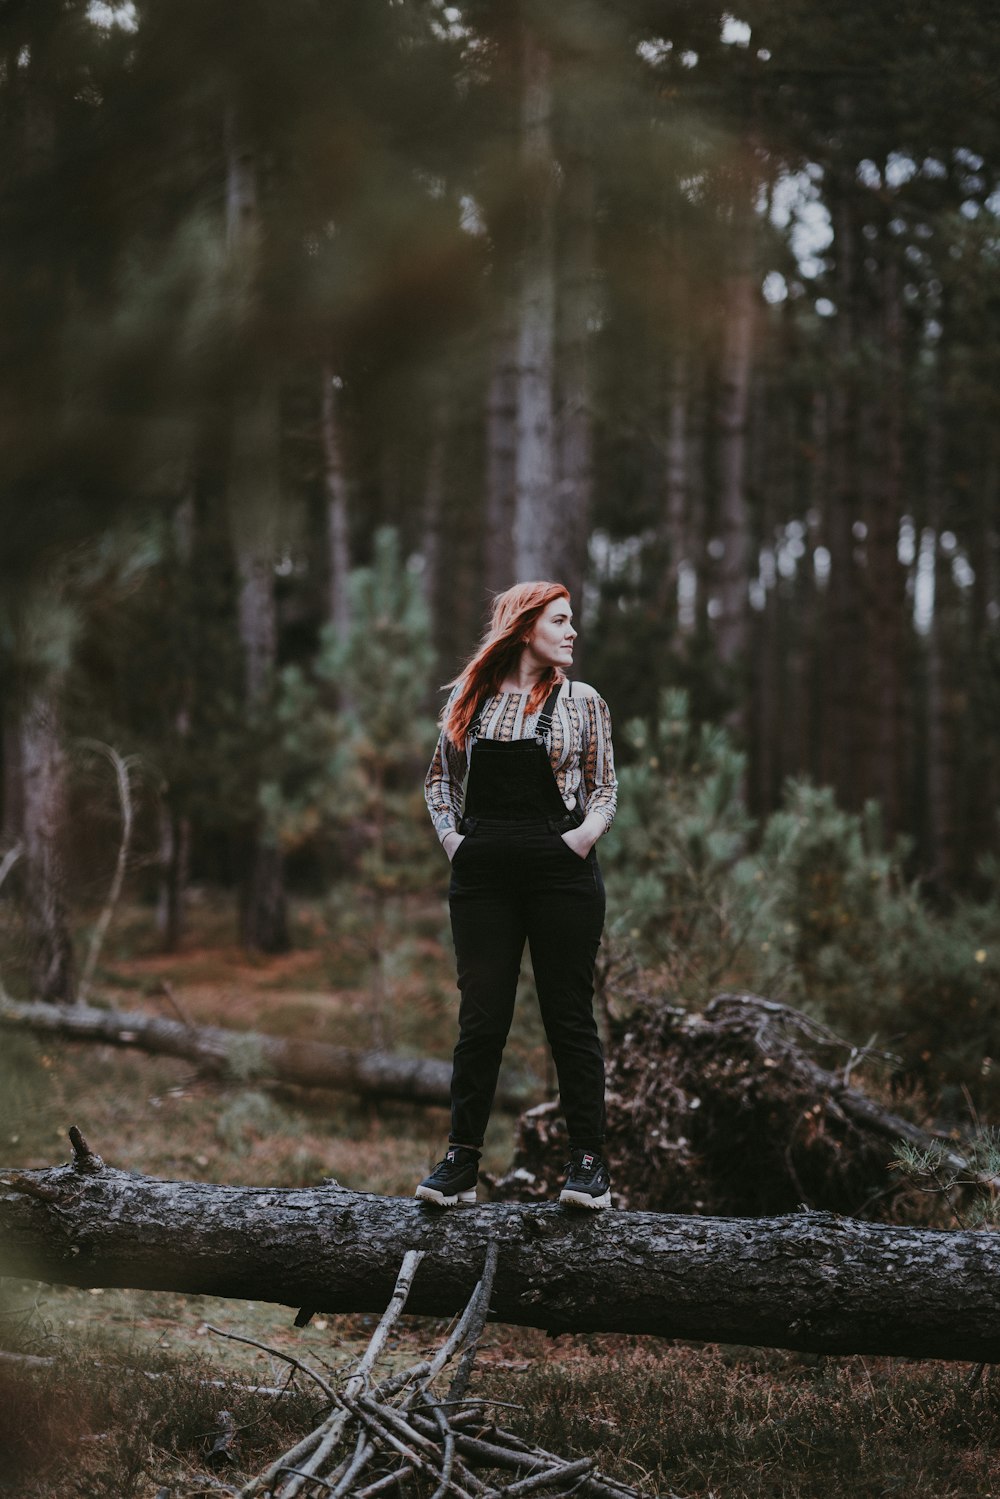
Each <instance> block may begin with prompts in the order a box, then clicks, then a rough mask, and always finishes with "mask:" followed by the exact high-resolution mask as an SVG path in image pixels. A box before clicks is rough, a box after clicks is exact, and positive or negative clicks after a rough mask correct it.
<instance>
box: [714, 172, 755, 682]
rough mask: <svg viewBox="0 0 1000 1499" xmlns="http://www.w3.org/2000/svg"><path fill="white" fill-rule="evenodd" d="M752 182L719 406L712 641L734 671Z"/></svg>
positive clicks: (740, 233) (745, 614)
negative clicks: (716, 606)
mask: <svg viewBox="0 0 1000 1499" xmlns="http://www.w3.org/2000/svg"><path fill="white" fill-rule="evenodd" d="M753 186H754V184H753V182H752V180H747V181H746V182H745V183H737V185H736V192H737V193H742V194H744V195H745V198H746V200H747V201H745V202H744V201H737V204H736V206H735V207H734V210H733V223H732V237H733V257H734V260H733V265H732V269H731V271H730V274H729V277H728V279H727V283H726V288H725V293H724V322H723V340H722V356H721V362H720V371H719V381H720V394H719V406H718V431H719V490H720V494H719V533H720V540H721V542H722V555H721V557H720V559H719V565H718V572H717V578H718V599H719V613H718V618H717V621H716V630H715V634H716V640H717V650H718V655H719V660H720V661H721V662H722V663H723V664H724V665H725V666H730V667H731V666H734V665H736V664H737V663H740V662H742V661H743V660H745V658H746V655H747V648H748V646H749V638H748V631H749V581H750V579H749V571H750V552H751V544H750V517H749V510H748V506H747V494H746V488H747V477H746V470H747V410H748V406H749V398H750V375H751V369H752V365H753V348H754V324H755V321H756V304H757V287H756V284H755V282H754V276H753V266H752V255H753V245H754V230H755V224H754V216H753V207H752V201H751V195H752V190H753Z"/></svg>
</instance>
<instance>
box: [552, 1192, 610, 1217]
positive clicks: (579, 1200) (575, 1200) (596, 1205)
mask: <svg viewBox="0 0 1000 1499" xmlns="http://www.w3.org/2000/svg"><path fill="white" fill-rule="evenodd" d="M559 1201H560V1202H565V1203H568V1204H569V1206H570V1207H574V1208H591V1209H593V1210H594V1211H595V1212H599V1211H600V1209H601V1208H609V1207H610V1206H611V1193H610V1192H605V1194H604V1196H603V1197H589V1196H588V1195H587V1193H586V1192H571V1191H570V1190H569V1188H568V1187H563V1189H562V1191H561V1192H560V1193H559Z"/></svg>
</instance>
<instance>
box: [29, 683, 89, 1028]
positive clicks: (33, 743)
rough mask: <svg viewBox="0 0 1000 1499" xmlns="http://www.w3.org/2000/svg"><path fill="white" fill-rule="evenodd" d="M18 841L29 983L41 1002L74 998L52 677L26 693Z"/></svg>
mask: <svg viewBox="0 0 1000 1499" xmlns="http://www.w3.org/2000/svg"><path fill="white" fill-rule="evenodd" d="M20 762H21V777H22V780H21V784H22V794H23V807H22V826H21V840H22V843H23V845H24V875H23V878H24V889H25V920H26V923H27V927H28V938H29V944H30V980H31V985H32V989H33V991H34V993H35V994H37V995H38V996H39V998H41V999H48V1000H51V999H56V1000H63V1001H66V1002H71V1001H72V1000H74V999H75V998H76V977H77V976H76V963H75V960H74V956H73V944H72V942H71V940H70V935H69V928H68V926H67V922H66V902H65V875H64V869H63V850H62V840H63V837H64V834H65V829H66V757H65V754H64V753H63V746H62V736H61V727H60V714H59V686H58V682H57V681H53V680H52V679H51V677H50V678H49V679H48V680H47V681H45V682H44V683H39V684H37V685H36V686H34V687H33V688H31V689H30V690H29V691H28V693H27V700H26V702H25V704H24V708H23V711H22V716H21V732H20Z"/></svg>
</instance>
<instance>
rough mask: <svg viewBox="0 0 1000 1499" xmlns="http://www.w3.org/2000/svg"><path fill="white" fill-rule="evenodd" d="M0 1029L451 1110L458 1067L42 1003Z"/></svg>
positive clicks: (516, 1100) (0, 1014) (1, 1007)
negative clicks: (452, 1085) (451, 1092)
mask: <svg viewBox="0 0 1000 1499" xmlns="http://www.w3.org/2000/svg"><path fill="white" fill-rule="evenodd" d="M0 1025H3V1026H6V1027H11V1028H14V1029H19V1030H26V1031H30V1032H32V1033H34V1034H36V1035H49V1036H61V1037H63V1038H64V1039H66V1040H69V1041H96V1042H103V1043H104V1044H105V1045H109V1046H124V1047H133V1048H136V1049H138V1050H141V1051H146V1052H150V1053H152V1054H153V1055H156V1056H167V1057H178V1058H180V1059H181V1060H183V1061H186V1062H191V1063H192V1064H193V1065H194V1066H195V1067H197V1068H198V1069H199V1071H201V1072H205V1073H208V1074H209V1075H213V1076H221V1077H228V1078H234V1079H238V1080H240V1081H248V1080H250V1079H254V1080H257V1081H272V1082H281V1083H293V1084H296V1085H298V1086H299V1087H306V1088H336V1089H338V1090H340V1091H343V1092H347V1093H358V1094H361V1095H363V1096H366V1097H373V1098H385V1099H395V1100H400V1101H402V1102H405V1103H415V1104H421V1105H439V1106H441V1107H447V1105H448V1103H449V1087H450V1081H451V1063H450V1062H444V1061H440V1060H438V1059H437V1058H434V1057H404V1056H397V1055H396V1054H394V1053H393V1052H388V1051H355V1050H352V1049H351V1048H349V1047H346V1046H332V1045H330V1043H328V1042H324V1041H314V1040H310V1039H305V1038H303V1039H296V1038H292V1037H288V1038H286V1037H283V1036H268V1035H264V1034H262V1033H261V1032H259V1031H233V1030H228V1029H226V1028H225V1027H222V1026H210V1025H190V1024H185V1023H184V1022H183V1021H180V1020H169V1019H165V1018H163V1017H161V1016H156V1015H144V1014H142V1013H141V1012H136V1013H126V1012H123V1011H119V1010H105V1009H99V1008H97V1007H96V1006H91V1005H53V1004H45V1003H43V1002H41V1001H37V1002H35V1003H32V1004H21V1003H18V1002H17V1001H15V1000H4V1001H2V1002H0ZM497 1102H498V1103H499V1104H500V1105H501V1106H503V1107H508V1108H511V1107H513V1108H517V1107H520V1106H521V1105H522V1104H523V1102H524V1095H523V1090H518V1089H515V1088H513V1087H511V1086H509V1085H507V1086H506V1087H502V1088H501V1089H500V1090H499V1091H498V1095H497Z"/></svg>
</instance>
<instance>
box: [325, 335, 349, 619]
mask: <svg viewBox="0 0 1000 1499" xmlns="http://www.w3.org/2000/svg"><path fill="white" fill-rule="evenodd" d="M321 383H322V389H321V417H320V425H321V429H322V435H323V482H324V485H325V488H326V538H327V558H328V563H327V581H328V589H329V592H328V600H329V602H328V605H327V617H328V618H329V620H330V622H331V624H332V625H333V627H334V629H335V630H336V632H337V635H338V637H339V639H341V640H346V639H347V635H348V632H349V630H350V628H351V602H350V597H349V594H348V591H347V579H348V576H349V574H350V571H351V543H350V509H349V506H348V497H347V471H346V468H345V465H344V442H343V433H342V431H341V421H340V411H339V405H340V402H339V395H340V390H341V386H342V381H341V380H340V377H339V376H338V375H336V374H335V373H334V369H333V365H332V364H330V363H327V364H324V366H323V377H322V382H321Z"/></svg>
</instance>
